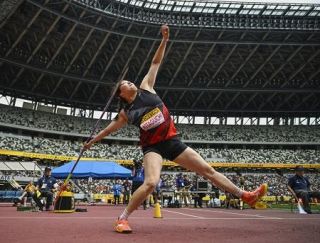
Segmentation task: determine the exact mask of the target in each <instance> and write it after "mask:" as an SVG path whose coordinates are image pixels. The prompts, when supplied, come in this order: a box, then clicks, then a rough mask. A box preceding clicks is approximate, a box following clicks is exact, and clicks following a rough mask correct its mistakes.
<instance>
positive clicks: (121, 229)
mask: <svg viewBox="0 0 320 243" xmlns="http://www.w3.org/2000/svg"><path fill="white" fill-rule="evenodd" d="M114 229H115V231H116V232H118V233H126V234H129V233H131V232H132V229H131V228H130V226H129V223H128V220H125V219H118V220H117V221H116V223H115V225H114Z"/></svg>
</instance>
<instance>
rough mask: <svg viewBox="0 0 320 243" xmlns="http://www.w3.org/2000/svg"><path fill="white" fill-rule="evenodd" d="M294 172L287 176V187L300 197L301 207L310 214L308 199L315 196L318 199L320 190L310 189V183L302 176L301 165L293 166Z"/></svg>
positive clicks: (319, 198)
mask: <svg viewBox="0 0 320 243" xmlns="http://www.w3.org/2000/svg"><path fill="white" fill-rule="evenodd" d="M295 172H296V174H295V175H294V176H292V177H290V178H289V181H288V187H289V190H290V191H293V192H294V193H295V194H296V195H297V197H298V198H301V199H302V202H303V208H304V210H305V211H306V212H307V213H308V214H311V213H312V212H311V207H310V199H311V198H317V199H318V200H320V192H318V191H311V189H310V186H311V183H310V181H309V179H308V178H307V177H305V176H304V168H303V166H300V165H299V166H297V167H296V168H295Z"/></svg>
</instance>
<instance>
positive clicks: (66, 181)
mask: <svg viewBox="0 0 320 243" xmlns="http://www.w3.org/2000/svg"><path fill="white" fill-rule="evenodd" d="M128 69H129V68H128V67H126V68H125V70H124V72H123V73H122V75H121V78H120V80H119V81H118V82H117V83H116V85H115V87H114V90H113V92H112V94H111V96H110V98H109V100H108V102H107V104H106V106H105V107H104V109H103V111H102V113H101V115H100V118H99V119H98V121H97V122H96V124H95V125H94V127H93V129H92V131H91V134H90V136H89V137H88V139H87V140H86V142H87V143H88V142H89V141H90V140H91V139H92V137H93V134H94V133H95V131H96V130H97V128H98V126H99V124H100V121H101V119H102V117H103V115H104V114H105V113H106V111H107V109H108V108H109V106H110V104H111V101H112V100H113V98H114V96H115V94H116V92H117V90H118V88H119V85H120V82H121V81H122V80H123V79H124V77H125V76H126V74H127V72H128ZM84 151H85V149H84V145H83V146H82V148H81V150H80V153H79V155H78V158H77V160H76V162H75V163H74V165H73V167H72V169H71V171H70V173H69V175H68V176H67V178H66V179H65V181H64V183H63V185H62V187H61V188H60V190H59V192H58V194H57V197H56V200H55V202H54V205H55V204H56V202H57V201H58V199H59V197H60V195H61V192H62V191H63V189H65V188H66V186H67V184H68V182H69V180H70V178H71V176H72V173H73V171H74V170H75V168H76V166H77V164H78V162H79V160H80V158H81V157H82V155H83V153H84Z"/></svg>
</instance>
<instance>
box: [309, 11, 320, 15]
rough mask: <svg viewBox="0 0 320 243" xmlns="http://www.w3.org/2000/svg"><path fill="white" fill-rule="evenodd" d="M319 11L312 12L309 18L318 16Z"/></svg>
mask: <svg viewBox="0 0 320 243" xmlns="http://www.w3.org/2000/svg"><path fill="white" fill-rule="evenodd" d="M319 13H320V12H319V11H312V12H311V13H310V14H309V16H319Z"/></svg>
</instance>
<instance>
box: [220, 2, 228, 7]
mask: <svg viewBox="0 0 320 243" xmlns="http://www.w3.org/2000/svg"><path fill="white" fill-rule="evenodd" d="M229 6H230V3H228V4H220V6H219V7H220V8H229Z"/></svg>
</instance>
